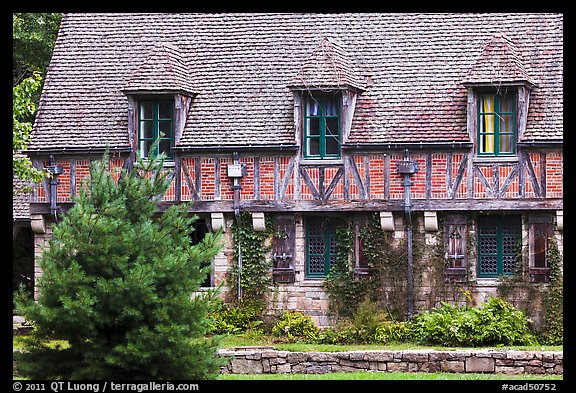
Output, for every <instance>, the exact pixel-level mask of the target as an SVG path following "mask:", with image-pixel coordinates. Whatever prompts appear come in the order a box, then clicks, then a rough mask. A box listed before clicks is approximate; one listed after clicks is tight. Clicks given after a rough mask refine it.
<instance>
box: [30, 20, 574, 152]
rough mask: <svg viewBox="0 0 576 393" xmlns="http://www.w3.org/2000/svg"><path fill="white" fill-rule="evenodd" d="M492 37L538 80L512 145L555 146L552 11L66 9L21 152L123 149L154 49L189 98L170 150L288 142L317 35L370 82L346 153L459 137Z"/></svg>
mask: <svg viewBox="0 0 576 393" xmlns="http://www.w3.org/2000/svg"><path fill="white" fill-rule="evenodd" d="M495 33H502V34H504V35H505V36H506V37H508V38H509V39H510V41H511V42H513V43H514V45H515V48H516V49H517V51H518V52H519V53H520V54H521V58H522V60H523V62H524V66H525V68H526V72H527V73H528V74H529V75H530V77H531V78H533V79H534V81H535V83H536V84H537V87H536V88H535V89H534V91H533V92H532V96H531V99H530V107H529V113H528V121H527V127H526V132H525V133H524V135H523V141H546V140H561V139H562V130H563V107H562V103H563V98H562V94H563V76H562V73H563V16H562V15H561V14H527V13H521V14H364V13H358V14H356V13H354V14H339V13H334V14H80V13H73V14H68V15H65V17H64V18H63V20H62V26H61V31H60V34H59V37H58V40H57V43H56V47H55V49H54V53H53V57H52V64H51V66H50V68H49V72H48V76H47V80H46V83H45V87H44V91H43V97H42V101H41V105H40V109H39V113H38V116H37V119H36V123H35V126H34V133H33V138H32V143H31V144H30V149H31V150H33V149H47V148H64V147H66V148H73V147H76V148H80V147H100V148H102V147H104V146H105V145H106V144H109V145H111V146H116V147H123V146H129V145H130V144H129V141H128V129H127V128H128V123H127V107H128V104H127V97H126V96H125V95H124V94H123V93H122V89H123V88H124V87H126V85H127V83H128V82H129V81H130V80H134V79H131V78H133V77H134V75H136V74H135V73H137V70H138V69H139V68H140V67H141V66H142V65H143V64H144V63H145V62H146V60H147V59H148V58H149V56H150V55H151V53H153V51H154V50H155V49H156V48H158V47H159V45H162V44H167V45H169V46H172V47H175V48H177V51H178V53H179V54H180V55H181V56H182V60H183V62H184V64H186V65H187V66H188V67H189V69H188V71H189V75H187V77H188V78H189V79H185V80H187V81H188V82H189V83H190V86H191V85H193V88H194V89H195V92H197V93H198V95H197V96H195V97H194V99H193V101H192V105H191V108H190V110H189V114H188V119H187V122H186V126H185V129H184V133H183V136H182V138H181V140H180V142H179V145H180V146H185V147H186V146H189V147H193V146H211V145H272V144H273V145H278V144H284V145H295V144H296V141H295V132H294V115H293V110H294V107H293V105H294V104H293V98H292V92H291V90H290V88H289V85H290V83H291V82H292V81H293V79H294V78H295V77H296V76H297V75H298V72H299V70H300V69H301V67H302V66H303V64H305V62H306V60H308V59H309V56H310V54H311V53H312V51H313V49H314V48H316V47H318V45H319V44H320V43H321V42H322V39H323V38H325V37H335V38H336V39H337V40H338V41H339V42H341V43H342V45H343V47H345V48H346V54H347V56H349V58H350V61H351V62H352V63H353V64H354V66H355V72H356V76H358V77H359V78H360V81H363V82H364V83H366V77H368V76H369V77H370V80H371V81H370V83H369V84H368V85H365V86H364V88H365V91H364V92H362V93H361V94H360V95H359V96H358V99H357V106H356V112H355V114H354V118H353V120H352V128H351V132H350V137H349V140H348V141H347V142H348V143H351V144H354V143H362V144H364V143H377V144H380V143H387V142H419V141H447V142H450V141H469V140H470V138H469V135H468V131H467V130H466V116H467V113H466V110H467V108H466V99H467V98H466V97H467V92H466V87H465V86H464V85H463V84H462V81H463V80H464V79H465V77H466V75H467V73H468V71H469V70H470V68H471V67H473V65H474V64H475V61H476V60H477V59H478V57H479V56H480V54H481V53H482V49H483V48H484V47H485V45H486V44H488V43H489V42H490V40H491V38H492V37H493V35H494V34H495ZM177 71H178V72H177V74H178V76H179V77H182V78H185V76H184V75H185V73H184V72H183V70H181V69H178V70H177ZM188 82H186V83H188Z"/></svg>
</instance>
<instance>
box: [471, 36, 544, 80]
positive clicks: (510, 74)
mask: <svg viewBox="0 0 576 393" xmlns="http://www.w3.org/2000/svg"><path fill="white" fill-rule="evenodd" d="M462 83H463V84H465V85H475V84H476V85H478V84H480V85H493V84H496V85H501V84H509V85H513V84H527V85H529V86H534V85H536V82H535V81H534V80H533V79H532V77H531V76H530V75H529V74H528V71H527V68H526V65H525V64H524V60H523V59H522V55H521V53H520V52H519V51H518V49H517V48H516V45H515V44H514V42H512V40H511V39H510V38H509V37H508V36H506V35H505V34H502V33H500V32H498V33H495V34H494V35H493V36H492V38H491V40H490V41H489V42H488V43H487V44H486V45H484V48H483V49H482V52H481V53H480V55H479V56H478V58H477V59H476V61H475V63H474V65H473V66H472V67H471V68H470V69H469V70H468V73H467V75H466V77H465V78H464V80H463V81H462Z"/></svg>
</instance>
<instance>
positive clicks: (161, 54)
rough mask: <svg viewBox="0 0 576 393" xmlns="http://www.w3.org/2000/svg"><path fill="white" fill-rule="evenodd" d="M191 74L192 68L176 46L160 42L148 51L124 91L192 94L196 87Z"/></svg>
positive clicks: (128, 92)
mask: <svg viewBox="0 0 576 393" xmlns="http://www.w3.org/2000/svg"><path fill="white" fill-rule="evenodd" d="M190 75H191V74H190V69H189V67H188V65H187V64H186V62H185V60H184V58H183V57H182V55H181V53H180V50H179V49H178V48H177V47H176V46H174V45H171V44H166V43H162V44H158V45H156V46H154V47H153V48H152V50H151V51H150V52H149V53H148V56H147V58H146V60H145V61H144V63H142V65H141V66H140V67H138V68H137V69H136V70H135V71H134V72H133V73H132V74H131V75H130V77H129V79H128V80H127V82H126V84H125V85H124V88H123V92H124V93H126V94H130V93H150V92H152V93H159V92H181V93H184V94H188V95H192V94H194V91H195V89H194V87H193V83H192V79H191V77H190Z"/></svg>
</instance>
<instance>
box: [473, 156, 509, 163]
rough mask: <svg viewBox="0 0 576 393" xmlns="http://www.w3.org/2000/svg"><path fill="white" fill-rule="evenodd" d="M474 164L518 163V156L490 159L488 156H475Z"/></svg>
mask: <svg viewBox="0 0 576 393" xmlns="http://www.w3.org/2000/svg"><path fill="white" fill-rule="evenodd" d="M472 162H473V163H480V164H500V163H506V164H508V163H514V162H518V156H517V155H516V156H504V157H488V156H486V157H485V156H474V158H473V159H472Z"/></svg>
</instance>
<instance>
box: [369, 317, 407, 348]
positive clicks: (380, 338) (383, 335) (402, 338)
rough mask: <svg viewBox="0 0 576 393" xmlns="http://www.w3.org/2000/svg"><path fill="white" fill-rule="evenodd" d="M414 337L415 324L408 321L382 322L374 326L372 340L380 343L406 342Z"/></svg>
mask: <svg viewBox="0 0 576 393" xmlns="http://www.w3.org/2000/svg"><path fill="white" fill-rule="evenodd" d="M414 338H415V326H414V324H413V323H412V322H410V321H402V322H396V321H392V322H384V323H382V324H381V325H379V326H378V327H377V328H376V331H375V332H374V335H373V336H372V341H373V342H376V343H380V344H386V343H389V342H407V341H412V340H414Z"/></svg>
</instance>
